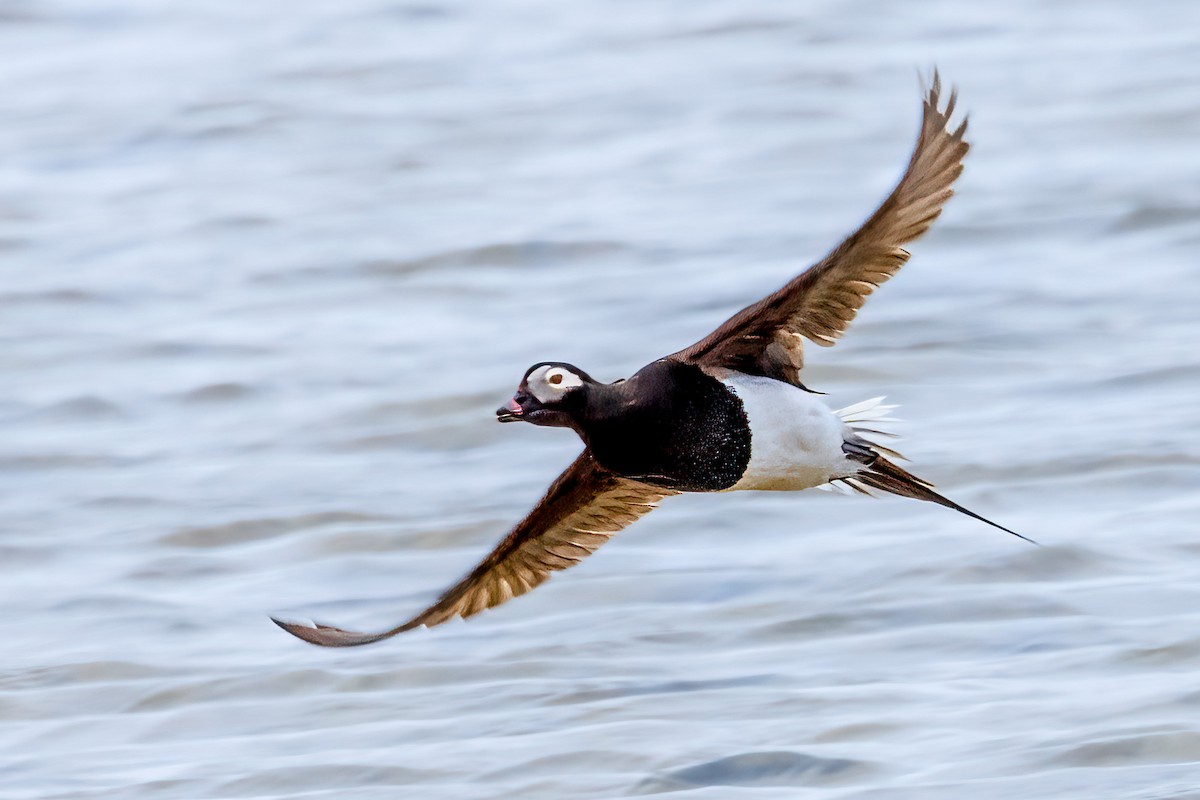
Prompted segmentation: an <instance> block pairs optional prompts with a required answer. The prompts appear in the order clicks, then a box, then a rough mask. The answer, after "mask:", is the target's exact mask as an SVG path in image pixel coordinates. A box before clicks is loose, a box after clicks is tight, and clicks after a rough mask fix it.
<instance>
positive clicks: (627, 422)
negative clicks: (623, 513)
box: [576, 359, 750, 492]
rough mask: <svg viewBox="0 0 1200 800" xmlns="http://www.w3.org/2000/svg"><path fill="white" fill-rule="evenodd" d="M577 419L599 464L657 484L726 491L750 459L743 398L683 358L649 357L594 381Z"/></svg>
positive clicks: (740, 474) (580, 429)
mask: <svg viewBox="0 0 1200 800" xmlns="http://www.w3.org/2000/svg"><path fill="white" fill-rule="evenodd" d="M576 421H577V422H578V424H579V431H580V434H581V435H582V436H583V438H584V441H586V442H587V444H588V446H589V447H590V448H591V449H592V452H593V453H594V454H595V456H596V460H597V461H599V462H600V463H601V464H602V465H603V466H604V467H606V468H607V469H610V470H612V471H613V472H616V473H617V474H619V475H624V476H625V477H628V478H635V479H637V480H640V481H644V482H646V483H652V484H655V485H657V486H665V487H668V488H671V489H679V490H681V491H689V492H708V491H718V490H721V489H728V488H729V487H730V486H733V485H734V484H735V483H737V482H738V480H740V479H741V477H742V473H744V472H745V471H746V465H747V464H749V463H750V423H749V421H748V420H747V418H746V410H745V408H744V407H743V406H742V401H741V400H740V399H738V397H737V395H735V394H734V393H733V392H731V391H729V389H727V388H726V387H725V385H724V384H722V383H721V382H720V381H718V380H717V379H716V378H713V377H711V376H710V375H707V374H705V373H704V372H702V371H701V370H700V368H699V367H696V366H694V365H692V364H686V363H683V362H681V361H674V360H670V359H664V360H661V361H655V362H654V363H653V364H650V365H649V366H646V367H644V368H643V369H641V370H640V371H639V372H638V373H637V374H636V375H634V376H633V377H632V378H630V379H628V380H626V381H623V382H620V383H615V384H599V385H595V386H592V387H591V391H590V392H589V393H588V401H587V406H586V407H585V408H584V409H583V410H582V412H581V413H580V414H579V416H578V417H577V420H576Z"/></svg>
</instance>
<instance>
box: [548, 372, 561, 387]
mask: <svg viewBox="0 0 1200 800" xmlns="http://www.w3.org/2000/svg"><path fill="white" fill-rule="evenodd" d="M562 379H563V376H562V373H561V372H556V373H554V374H553V375H551V376H550V377H549V378H547V379H546V380H547V381H548V382H550V383H552V384H554V385H555V386H558V385H559V384H560V383H562Z"/></svg>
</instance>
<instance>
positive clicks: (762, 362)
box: [674, 72, 970, 385]
mask: <svg viewBox="0 0 1200 800" xmlns="http://www.w3.org/2000/svg"><path fill="white" fill-rule="evenodd" d="M955 99H956V93H955V92H954V91H951V92H950V98H949V100H948V101H947V102H946V107H945V109H942V108H941V107H940V104H941V80H940V79H939V77H938V75H937V73H936V72H935V73H934V75H933V85H932V86H931V87H930V89H929V91H928V93H927V94H926V96H925V111H924V115H923V117H922V120H921V133H920V136H919V137H918V138H917V145H916V148H915V149H914V150H913V154H912V158H911V159H910V160H909V162H908V169H906V170H905V172H904V176H903V177H902V178H901V179H900V183H899V184H897V185H896V188H895V190H893V191H892V193H891V194H890V195H889V196H888V198H887V199H886V200H884V201H883V204H882V205H881V206H879V208H878V209H877V210H876V211H875V213H874V214H872V215H871V217H870V219H868V220H867V221H866V222H865V223H863V225H862V227H860V228H859V229H858V230H856V231H855V232H854V233H852V234H850V236H849V237H847V238H846V240H845V241H843V242H842V243H841V244H839V245H838V246H837V247H836V248H834V250H833V251H832V252H831V253H829V255H827V256H825V258H824V259H822V260H821V261H820V262H818V263H817V264H815V265H813V266H812V267H810V268H809V269H808V270H806V271H805V272H803V273H801V274H800V275H798V276H797V277H795V278H793V279H792V280H791V281H790V282H789V283H788V284H787V285H786V286H784V287H783V288H782V289H780V290H779V291H777V292H775V293H774V294H772V295H769V296H768V297H764V298H763V299H762V300H760V301H758V302H757V303H755V304H753V305H751V306H747V307H746V308H744V309H742V310H741V311H739V312H738V313H737V314H735V315H733V316H732V317H730V318H729V319H728V320H727V321H726V322H725V323H724V324H723V325H721V326H720V327H719V328H717V329H716V330H715V331H713V332H712V333H711V334H709V335H708V336H707V337H705V338H704V339H703V340H701V341H699V342H697V343H696V344H694V345H692V346H691V347H689V348H687V349H686V350H681V351H680V352H678V353H676V354H675V355H674V357H675V358H680V359H683V360H685V361H689V362H692V363H695V364H699V365H704V366H709V367H724V368H727V369H734V370H738V371H739V372H745V373H748V374H751V375H764V376H766V377H769V378H775V379H777V380H781V381H787V382H788V383H793V384H796V385H799V384H800V380H799V375H800V368H801V367H802V366H803V364H804V348H803V343H802V341H801V339H800V337H801V336H804V337H807V338H808V339H810V340H812V341H813V342H816V343H817V344H819V345H822V346H825V347H828V346H830V345H832V344H833V343H834V341H835V340H836V339H837V338H838V337H839V336H841V335H842V333H844V332H845V330H846V328H847V327H848V326H849V325H850V322H851V320H853V319H854V316H855V314H857V313H858V309H859V308H860V307H862V304H863V303H864V302H865V301H866V299H867V296H868V295H869V294H871V292H873V291H874V290H875V288H876V287H878V286H879V285H880V284H881V283H883V282H884V281H886V280H887V279H888V278H890V277H892V276H893V275H895V274H896V272H897V271H898V270H899V269H900V267H902V266H903V265H904V262H906V261H908V255H909V254H908V251H906V250H904V249H903V248H902V247H901V245H902V244H904V243H905V242H909V241H912V240H913V239H916V238H917V237H918V236H920V235H921V234H923V233H924V232H925V231H926V230H928V229H929V226H930V225H931V224H932V223H933V221H934V220H935V219H937V216H938V215H939V214H940V213H941V212H942V206H943V205H944V204H945V203H946V201H947V200H948V199H950V196H951V195H952V194H954V190H953V189H951V185H952V184H953V183H954V180H955V179H956V178H957V177H958V176H959V174H960V173H961V172H962V160H963V158H964V157H965V156H966V154H967V150H968V149H970V145H969V144H967V142H965V141H963V135H964V134H965V133H966V130H967V122H966V120H965V119H964V120H963V122H962V124H960V125H959V126H958V127H957V128H955V129H954V130H953V131H952V130H951V129H950V127H949V125H950V117H951V115H952V114H953V113H954V103H955Z"/></svg>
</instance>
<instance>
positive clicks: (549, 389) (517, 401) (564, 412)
mask: <svg viewBox="0 0 1200 800" xmlns="http://www.w3.org/2000/svg"><path fill="white" fill-rule="evenodd" d="M594 385H596V382H595V381H594V380H592V378H591V376H590V375H588V374H587V373H586V372H584V371H583V370H581V369H579V368H578V367H575V366H572V365H570V364H564V363H562V362H559V361H543V362H542V363H540V364H534V365H533V366H532V367H530V368H529V369H528V370H526V372H525V377H524V378H522V379H521V385H520V386H518V387H517V393H516V394H515V395H513V398H512V400H509V401H508V405H505V406H501V407H500V408H498V409H496V419H498V420H500V421H501V422H532V423H533V424H534V425H548V426H553V427H557V428H572V427H575V419H576V415H577V414H578V413H579V412H580V411H581V410H582V409H583V407H584V405H585V403H586V400H587V393H588V389H589V388H590V387H591V386H594Z"/></svg>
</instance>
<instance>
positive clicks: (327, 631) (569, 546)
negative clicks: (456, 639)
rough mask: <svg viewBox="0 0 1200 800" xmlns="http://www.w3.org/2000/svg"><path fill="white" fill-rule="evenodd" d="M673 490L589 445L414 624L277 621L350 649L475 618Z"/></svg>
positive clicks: (579, 556)
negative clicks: (365, 628)
mask: <svg viewBox="0 0 1200 800" xmlns="http://www.w3.org/2000/svg"><path fill="white" fill-rule="evenodd" d="M673 494H679V492H676V491H672V490H671V489H663V488H661V487H658V486H650V485H648V484H645V483H641V482H640V481H635V480H630V479H629V478H622V477H621V476H619V475H617V474H615V473H612V472H609V471H608V470H606V469H605V468H604V467H602V466H600V465H599V464H598V463H597V462H596V459H595V458H594V457H593V456H592V453H591V451H590V450H584V451H583V453H581V454H580V456H579V458H577V459H575V461H574V463H572V464H571V466H569V467H567V469H566V470H565V471H564V472H563V473H562V474H561V475H559V476H558V479H557V480H555V481H554V483H553V484H551V486H550V488H549V489H548V490H547V492H546V496H545V497H543V498H542V500H541V502H540V503H538V504H537V505H536V506H535V507H534V509H533V510H532V511H530V512H529V515H528V516H526V517H525V519H523V520H521V521H520V522H519V523H517V525H516V527H514V528H513V529H512V531H511V532H510V533H509V534H508V536H506V537H505V538H504V539H503V541H501V542H500V544H498V545H496V548H495V549H494V550H492V552H491V553H489V554H488V556H487V558H485V559H483V561H481V562H480V563H479V565H478V566H477V567H475V569H473V570H472V571H471V573H470V574H469V575H467V576H466V577H465V578H463V579H462V580H461V581H459V582H458V583H456V584H454V585H453V586H451V587H450V588H449V589H447V590H446V592H445V593H444V594H443V595H442V596H441V598H439V599H438V601H437V602H436V603H434V604H433V605H431V606H430V607H429V608H427V609H425V610H424V611H422V612H421V613H420V614H417V615H416V616H415V617H413V618H412V619H410V620H408V621H407V622H405V623H403V624H401V625H397V626H396V627H395V628H392V629H391V630H388V631H383V632H382V633H355V632H354V631H345V630H342V629H341V628H333V627H330V626H328V625H316V626H315V627H310V626H307V625H298V624H296V623H292V622H282V621H280V620H278V619H274V618H272V619H273V620H274V622H275V624H276V625H278V626H279V627H281V628H283V629H284V630H285V631H287V632H288V633H291V634H293V635H295V636H298V637H299V638H301V639H303V640H304V641H306V642H311V643H313V644H319V645H322V646H324V647H351V646H354V645H360V644H370V643H371V642H378V641H379V640H381V639H387V638H388V637H390V636H395V635H396V634H398V633H403V632H405V631H409V630H412V629H413V628H419V627H421V626H422V625H424V626H433V625H439V624H441V623H443V622H445V621H447V620H450V619H453V618H455V617H469V616H471V615H473V614H478V613H479V612H480V611H483V610H484V609H487V608H491V607H492V606H498V605H500V604H501V603H503V602H505V601H507V600H510V599H512V598H514V597H516V596H518V595H522V594H525V593H526V592H528V591H529V590H530V589H532V588H534V587H535V586H537V585H539V584H540V583H542V582H543V581H545V580H546V579H547V578H548V577H550V573H551V572H553V571H554V570H560V569H566V568H567V567H572V566H574V565H575V564H578V563H579V562H580V561H582V560H583V559H585V558H587V557H588V556H590V555H591V554H592V553H593V552H595V551H596V549H597V548H598V547H600V545H602V544H604V543H605V542H607V541H608V540H609V539H610V538H612V536H613V534H615V533H617V532H618V531H620V530H621V529H622V528H624V527H626V526H627V525H629V524H630V523H632V522H633V521H634V520H636V519H637V518H638V517H641V516H642V515H644V514H647V513H649V512H650V510H651V509H653V508H654V507H655V505H656V504H657V503H658V501H660V500H662V499H663V498H664V497H668V496H670V495H673Z"/></svg>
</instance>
